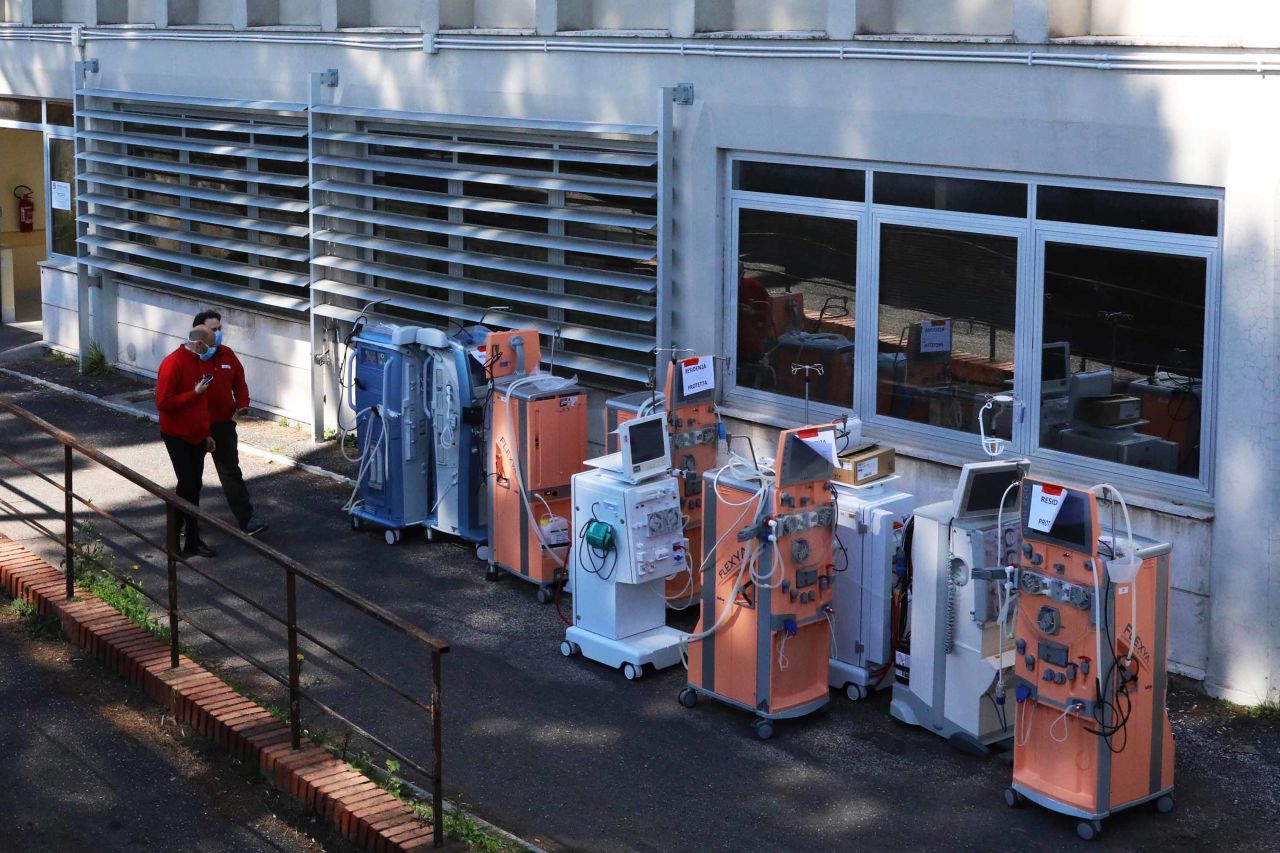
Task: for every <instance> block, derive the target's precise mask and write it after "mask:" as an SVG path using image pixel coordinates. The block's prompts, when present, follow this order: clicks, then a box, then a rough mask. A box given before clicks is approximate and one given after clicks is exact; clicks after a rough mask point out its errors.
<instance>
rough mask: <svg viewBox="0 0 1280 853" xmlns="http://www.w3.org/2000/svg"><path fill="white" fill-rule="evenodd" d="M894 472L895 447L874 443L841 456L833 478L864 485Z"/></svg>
mask: <svg viewBox="0 0 1280 853" xmlns="http://www.w3.org/2000/svg"><path fill="white" fill-rule="evenodd" d="M892 473H893V448H892V447H888V446H882V445H878V444H873V445H870V446H869V447H864V448H862V449H860V450H855V451H853V452H852V453H850V454H848V455H847V456H841V457H840V466H839V467H838V468H836V469H835V476H834V478H833V479H835V480H838V481H839V482H841V483H848V484H849V485H851V486H862V485H865V484H867V483H872V482H875V481H876V480H879V479H882V478H884V477H888V476H889V475H890V474H892Z"/></svg>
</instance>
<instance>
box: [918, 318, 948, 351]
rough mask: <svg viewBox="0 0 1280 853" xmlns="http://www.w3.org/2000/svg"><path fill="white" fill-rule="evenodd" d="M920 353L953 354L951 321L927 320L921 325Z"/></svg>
mask: <svg viewBox="0 0 1280 853" xmlns="http://www.w3.org/2000/svg"><path fill="white" fill-rule="evenodd" d="M920 352H922V353H926V352H951V321H950V320H925V321H924V322H923V323H921V324H920Z"/></svg>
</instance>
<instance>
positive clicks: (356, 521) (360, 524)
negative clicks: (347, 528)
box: [351, 515, 364, 530]
mask: <svg viewBox="0 0 1280 853" xmlns="http://www.w3.org/2000/svg"><path fill="white" fill-rule="evenodd" d="M351 529H352V530H364V521H363V520H362V519H361V518H360V516H358V515H353V516H351Z"/></svg>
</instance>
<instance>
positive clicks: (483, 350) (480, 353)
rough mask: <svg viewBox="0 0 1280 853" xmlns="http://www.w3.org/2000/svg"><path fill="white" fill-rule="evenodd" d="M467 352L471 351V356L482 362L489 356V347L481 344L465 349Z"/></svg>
mask: <svg viewBox="0 0 1280 853" xmlns="http://www.w3.org/2000/svg"><path fill="white" fill-rule="evenodd" d="M467 352H469V353H471V357H472V358H474V359H475V360H476V361H478V362H480V363H481V364H484V363H485V361H487V360H488V358H489V348H488V347H487V346H485V345H484V344H481V345H480V346H478V347H476V348H475V349H471V350H467Z"/></svg>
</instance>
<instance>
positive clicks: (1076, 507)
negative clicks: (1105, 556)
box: [1049, 489, 1093, 551]
mask: <svg viewBox="0 0 1280 853" xmlns="http://www.w3.org/2000/svg"><path fill="white" fill-rule="evenodd" d="M1091 522H1092V519H1091V518H1090V517H1089V501H1088V499H1086V498H1085V496H1084V495H1082V494H1081V493H1080V492H1077V491H1075V490H1074V489H1067V490H1066V491H1065V492H1064V493H1063V497H1062V507H1061V509H1059V510H1058V517H1057V518H1056V519H1054V521H1053V527H1052V528H1051V529H1050V530H1049V536H1051V537H1052V538H1054V539H1056V540H1058V541H1059V542H1064V543H1066V544H1068V545H1071V546H1073V547H1075V548H1078V549H1080V550H1081V551H1092V550H1093V534H1092V531H1091V530H1090V528H1091V527H1092V526H1093V525H1092V524H1091Z"/></svg>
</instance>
